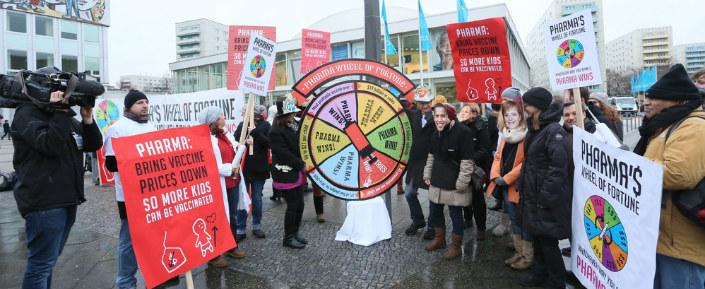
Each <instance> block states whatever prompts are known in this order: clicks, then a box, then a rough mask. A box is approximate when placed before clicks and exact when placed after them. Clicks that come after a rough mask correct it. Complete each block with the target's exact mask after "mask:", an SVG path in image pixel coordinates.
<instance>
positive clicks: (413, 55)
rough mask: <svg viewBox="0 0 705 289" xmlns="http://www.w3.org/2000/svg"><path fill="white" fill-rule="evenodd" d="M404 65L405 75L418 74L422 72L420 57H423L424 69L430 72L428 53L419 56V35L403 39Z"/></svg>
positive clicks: (407, 36)
mask: <svg viewBox="0 0 705 289" xmlns="http://www.w3.org/2000/svg"><path fill="white" fill-rule="evenodd" d="M402 50H403V51H402V63H403V65H404V73H417V72H419V71H421V65H420V63H419V59H420V58H419V56H421V57H423V69H424V71H425V70H428V61H427V60H428V57H427V54H428V53H427V52H423V53H422V54H421V55H419V34H418V33H414V34H410V35H405V36H403V37H402Z"/></svg>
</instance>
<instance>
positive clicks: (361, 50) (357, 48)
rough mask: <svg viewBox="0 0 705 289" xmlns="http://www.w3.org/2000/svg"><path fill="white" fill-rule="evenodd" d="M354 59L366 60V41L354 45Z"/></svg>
mask: <svg viewBox="0 0 705 289" xmlns="http://www.w3.org/2000/svg"><path fill="white" fill-rule="evenodd" d="M352 58H365V42H364V41H357V42H353V43H352Z"/></svg>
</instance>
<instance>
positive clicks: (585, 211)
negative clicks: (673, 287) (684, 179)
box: [571, 127, 663, 289]
mask: <svg viewBox="0 0 705 289" xmlns="http://www.w3.org/2000/svg"><path fill="white" fill-rule="evenodd" d="M573 163H574V164H575V174H574V182H573V210H572V211H573V215H572V221H573V237H572V238H573V239H572V252H571V268H572V271H573V273H574V274H575V276H577V277H578V279H579V280H580V282H581V283H582V284H583V285H584V286H585V287H587V288H605V289H606V288H610V289H618V288H622V289H628V288H651V287H653V284H654V275H655V273H656V241H657V240H658V232H659V212H660V210H661V187H662V179H663V168H662V167H661V166H660V165H658V164H656V163H654V162H651V161H649V160H647V159H645V158H643V157H641V156H638V155H636V154H634V153H632V152H629V151H624V150H621V149H618V148H615V147H613V146H611V145H609V144H605V143H603V142H601V141H599V140H597V138H595V136H593V135H591V134H589V133H587V132H585V131H584V130H582V129H580V128H578V127H574V128H573Z"/></svg>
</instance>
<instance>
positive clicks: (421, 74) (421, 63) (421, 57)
mask: <svg viewBox="0 0 705 289" xmlns="http://www.w3.org/2000/svg"><path fill="white" fill-rule="evenodd" d="M419 17H421V15H419ZM419 73H420V76H421V85H420V86H421V87H423V54H422V53H421V18H419Z"/></svg>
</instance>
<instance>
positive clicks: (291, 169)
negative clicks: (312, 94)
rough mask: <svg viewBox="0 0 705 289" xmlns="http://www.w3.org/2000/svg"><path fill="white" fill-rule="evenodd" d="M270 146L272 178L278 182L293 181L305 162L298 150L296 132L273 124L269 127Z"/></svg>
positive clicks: (297, 176)
mask: <svg viewBox="0 0 705 289" xmlns="http://www.w3.org/2000/svg"><path fill="white" fill-rule="evenodd" d="M269 145H270V147H271V148H272V180H273V181H275V182H278V183H295V182H296V181H297V180H298V179H299V172H300V171H301V170H303V169H304V166H305V163H304V161H303V160H302V159H301V153H300V152H299V138H298V132H296V131H294V130H293V129H292V128H290V127H288V126H285V127H280V126H278V125H276V121H275V124H274V125H273V126H272V127H271V128H270V129H269Z"/></svg>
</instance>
